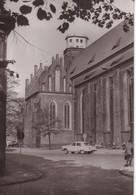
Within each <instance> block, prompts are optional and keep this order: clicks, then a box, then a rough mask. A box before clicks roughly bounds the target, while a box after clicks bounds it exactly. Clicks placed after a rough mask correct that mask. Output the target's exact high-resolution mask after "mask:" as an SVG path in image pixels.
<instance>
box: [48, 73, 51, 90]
mask: <svg viewBox="0 0 136 195" xmlns="http://www.w3.org/2000/svg"><path fill="white" fill-rule="evenodd" d="M48 79H49V91H51V90H52V80H51V76H49V78H48Z"/></svg>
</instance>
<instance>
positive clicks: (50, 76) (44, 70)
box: [24, 35, 88, 147]
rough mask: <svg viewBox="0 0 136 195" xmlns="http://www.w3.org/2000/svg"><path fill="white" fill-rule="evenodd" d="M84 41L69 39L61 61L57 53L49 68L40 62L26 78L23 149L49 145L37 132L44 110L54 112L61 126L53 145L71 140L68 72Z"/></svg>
mask: <svg viewBox="0 0 136 195" xmlns="http://www.w3.org/2000/svg"><path fill="white" fill-rule="evenodd" d="M86 40H88V39H87V37H84V36H75V35H74V36H68V37H67V38H66V42H67V48H66V49H65V51H64V58H62V57H59V55H58V54H57V55H56V58H54V57H53V58H52V64H51V65H50V66H49V67H47V66H44V67H43V65H42V63H41V64H40V66H39V67H38V66H37V65H35V66H34V75H32V74H31V75H30V81H29V80H28V79H26V88H25V101H26V109H25V120H24V131H25V139H24V145H25V146H26V147H40V146H44V145H45V144H48V137H43V136H42V134H40V133H39V131H37V129H36V123H37V121H38V112H39V111H38V110H39V109H44V108H45V107H46V108H47V107H48V108H49V110H53V112H54V113H55V116H56V117H58V118H59V119H60V120H61V123H62V125H61V126H62V131H61V133H60V134H58V135H51V140H52V143H53V144H66V143H71V141H72V140H74V128H73V124H74V106H73V93H74V89H73V86H72V82H71V80H70V77H69V73H68V71H69V68H70V66H71V62H72V60H73V59H74V57H75V56H76V55H78V54H79V53H80V52H81V51H82V50H83V49H84V48H85V47H86V44H87V41H86ZM63 59H64V60H63Z"/></svg>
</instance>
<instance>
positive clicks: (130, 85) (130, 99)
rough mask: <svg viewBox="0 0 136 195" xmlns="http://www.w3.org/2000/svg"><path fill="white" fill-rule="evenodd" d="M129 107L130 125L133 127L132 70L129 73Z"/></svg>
mask: <svg viewBox="0 0 136 195" xmlns="http://www.w3.org/2000/svg"><path fill="white" fill-rule="evenodd" d="M127 101H128V103H127V105H128V123H129V126H130V127H131V123H132V121H133V116H132V112H133V83H132V73H131V71H130V70H128V71H127Z"/></svg>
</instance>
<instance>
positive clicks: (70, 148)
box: [62, 141, 96, 154]
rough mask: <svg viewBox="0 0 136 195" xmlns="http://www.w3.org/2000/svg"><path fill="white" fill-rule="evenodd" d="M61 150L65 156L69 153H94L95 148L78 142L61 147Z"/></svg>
mask: <svg viewBox="0 0 136 195" xmlns="http://www.w3.org/2000/svg"><path fill="white" fill-rule="evenodd" d="M62 150H63V151H64V153H65V154H68V153H69V152H71V153H78V154H85V153H90V154H91V153H93V152H94V151H96V147H95V146H91V145H90V144H89V143H86V142H82V141H80V142H79V141H78V142H73V143H72V144H70V145H66V146H62Z"/></svg>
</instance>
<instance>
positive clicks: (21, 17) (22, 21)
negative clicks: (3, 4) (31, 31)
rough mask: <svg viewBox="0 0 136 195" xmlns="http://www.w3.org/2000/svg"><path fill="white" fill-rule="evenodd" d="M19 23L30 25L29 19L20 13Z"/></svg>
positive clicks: (20, 24)
mask: <svg viewBox="0 0 136 195" xmlns="http://www.w3.org/2000/svg"><path fill="white" fill-rule="evenodd" d="M17 24H18V26H27V25H29V21H28V19H27V18H26V17H25V16H23V15H19V16H17Z"/></svg>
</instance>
